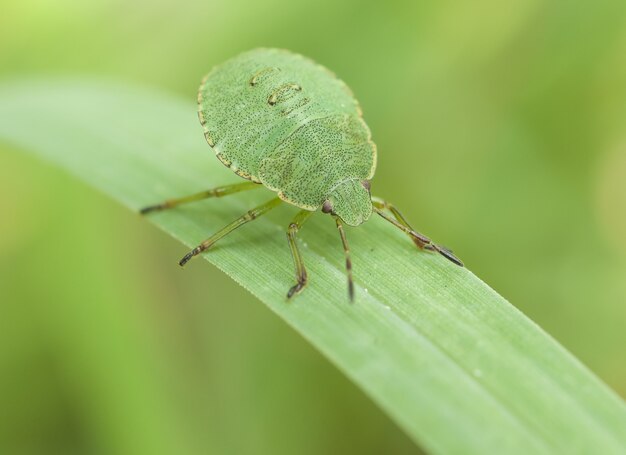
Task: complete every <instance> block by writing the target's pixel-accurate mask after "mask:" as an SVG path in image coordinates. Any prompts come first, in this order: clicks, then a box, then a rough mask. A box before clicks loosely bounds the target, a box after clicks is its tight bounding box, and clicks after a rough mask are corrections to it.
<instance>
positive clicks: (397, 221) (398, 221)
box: [372, 198, 463, 267]
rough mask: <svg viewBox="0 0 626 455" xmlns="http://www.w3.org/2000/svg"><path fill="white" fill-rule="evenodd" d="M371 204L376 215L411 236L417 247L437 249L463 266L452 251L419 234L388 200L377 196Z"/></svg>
mask: <svg viewBox="0 0 626 455" xmlns="http://www.w3.org/2000/svg"><path fill="white" fill-rule="evenodd" d="M372 204H373V206H374V211H375V212H376V213H377V214H378V215H380V216H381V217H382V218H384V219H385V220H387V221H389V222H390V223H391V224H393V225H394V226H396V227H397V228H398V229H400V230H401V231H402V232H404V233H406V234H407V235H409V237H411V239H412V240H413V242H414V243H415V244H416V245H417V246H418V247H419V248H421V249H427V250H432V251H437V252H438V253H439V254H441V255H442V256H444V257H445V258H446V259H448V260H449V261H451V262H454V263H455V264H456V265H459V266H461V267H463V262H462V261H461V260H460V259H459V258H457V257H456V256H455V255H454V254H453V253H452V251H450V250H449V249H447V248H445V247H442V246H439V245H437V244H435V243H433V242H432V241H431V240H430V239H429V238H428V237H426V236H425V235H423V234H420V233H419V232H417V231H415V230H414V229H413V228H412V227H411V225H410V224H409V223H408V222H407V220H406V218H404V216H402V214H401V213H400V211H399V210H398V209H397V208H396V207H395V206H393V205H392V204H390V203H389V202H387V201H384V200H382V199H379V198H372ZM385 209H387V210H389V211H390V212H391V213H392V215H393V218H392V217H390V216H389V215H387V214H386V213H385V212H384V211H383V210H385Z"/></svg>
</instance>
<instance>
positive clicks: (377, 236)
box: [0, 80, 626, 453]
mask: <svg viewBox="0 0 626 455" xmlns="http://www.w3.org/2000/svg"><path fill="white" fill-rule="evenodd" d="M35 126H36V127H35ZM0 139H1V140H6V141H8V142H11V143H14V144H16V145H18V146H20V147H22V148H24V149H27V150H29V151H32V152H34V153H36V154H38V155H39V156H41V157H42V158H44V159H47V160H49V161H51V162H54V163H56V164H57V165H60V166H62V167H64V168H65V169H67V170H68V171H70V172H71V173H73V174H75V175H76V176H78V177H79V178H81V179H83V180H86V181H87V182H88V183H89V184H91V185H93V186H95V187H97V188H98V189H100V190H101V191H103V192H105V193H107V194H109V195H111V196H112V197H114V198H115V199H117V200H119V201H120V202H122V203H123V204H125V205H126V206H128V207H130V208H131V209H132V210H134V211H137V210H138V209H139V208H140V207H142V206H144V205H147V204H150V203H155V202H158V201H160V200H162V199H165V198H168V197H174V196H177V195H180V196H182V195H186V194H189V193H193V192H197V191H201V190H203V189H206V188H208V187H211V186H217V185H221V184H223V183H225V182H228V181H239V179H237V178H236V177H235V176H233V175H232V173H230V172H228V171H227V170H226V169H225V168H224V167H223V166H222V165H221V164H220V163H219V162H218V161H217V160H216V159H214V158H213V157H212V156H211V153H212V152H211V151H210V149H209V148H208V146H206V144H205V143H204V139H203V137H202V134H201V130H200V127H199V125H198V124H197V119H196V117H195V109H194V108H193V105H192V104H191V103H187V102H183V101H180V100H178V99H175V98H171V97H168V96H165V95H162V94H159V93H155V92H151V91H147V90H143V89H138V88H136V87H127V86H124V85H117V84H111V83H108V82H105V81H82V80H58V81H25V82H17V83H7V84H5V85H4V86H3V87H0ZM260 191H261V193H263V194H260V195H242V196H241V197H239V196H230V197H229V198H228V203H227V204H221V203H219V202H217V201H206V202H202V203H197V204H195V205H193V206H188V207H184V208H180V209H176V210H173V211H169V212H164V213H159V214H154V215H153V216H150V217H149V219H150V221H152V222H154V223H155V224H157V225H158V226H159V227H160V228H162V229H164V230H165V231H166V232H168V233H170V234H171V235H173V236H174V237H176V238H177V239H179V240H180V241H182V242H183V243H185V244H186V245H187V246H192V245H195V244H197V243H198V242H199V241H201V240H203V239H204V238H205V237H207V235H208V234H210V233H212V232H214V231H215V230H216V229H218V228H220V227H222V226H223V225H224V224H226V223H227V222H229V221H232V219H234V218H235V217H237V216H238V215H240V214H241V213H243V212H244V211H245V210H247V209H249V208H250V207H251V205H250V204H254V203H260V202H262V201H264V200H266V199H268V198H269V197H271V193H270V192H269V191H266V190H260ZM207 213H210V214H211V216H210V217H208V216H207ZM293 213H295V212H294V211H293V210H291V209H289V208H287V207H282V208H280V209H278V210H277V211H276V213H271V214H270V215H268V216H267V218H265V217H264V218H261V219H259V220H257V221H255V222H254V225H255V228H254V229H247V228H242V229H240V230H238V231H237V232H236V233H234V234H232V236H229V237H227V238H225V239H224V240H223V241H222V243H221V244H219V247H218V248H216V249H215V250H213V251H211V252H210V253H209V254H206V255H204V257H205V258H206V259H207V260H209V261H210V262H212V263H214V264H215V265H217V266H218V267H219V268H220V269H222V270H223V271H225V272H226V273H227V274H228V275H230V276H231V277H232V278H233V279H235V280H236V281H237V282H238V283H239V284H241V285H242V286H244V287H245V288H246V289H248V290H249V291H250V292H251V293H253V294H254V295H256V296H257V297H258V298H259V299H260V300H262V301H263V302H264V303H266V304H267V305H268V306H269V307H270V308H271V309H272V310H273V311H274V312H275V313H276V314H278V315H279V316H281V317H282V318H283V319H284V320H285V321H286V322H287V323H289V324H290V325H291V326H292V327H294V328H295V329H296V330H297V331H298V332H299V333H300V334H302V335H303V336H304V337H305V338H306V339H308V340H309V341H310V342H311V343H312V344H313V345H314V346H316V347H317V348H318V349H319V350H320V351H321V352H322V353H323V354H324V355H326V356H327V357H328V358H329V359H330V360H331V361H332V362H333V363H334V364H335V365H337V367H339V368H340V369H341V370H342V371H344V372H345V373H346V374H347V375H348V376H349V377H350V378H351V379H352V380H353V381H354V382H355V383H357V384H358V385H359V386H360V387H362V388H363V389H364V390H365V391H366V392H367V393H368V394H369V395H370V396H371V397H372V398H373V399H374V400H375V401H376V402H377V403H378V404H379V405H380V406H381V407H383V408H384V409H385V410H386V411H387V412H388V413H389V415H390V416H391V417H392V418H394V419H395V420H396V422H398V424H399V425H400V426H402V427H403V428H404V429H405V431H406V432H407V433H408V434H409V435H411V437H413V438H414V439H415V440H416V441H417V442H418V443H419V444H420V445H422V446H424V447H425V448H427V449H428V450H429V451H431V452H433V453H461V452H462V453H486V452H487V453H492V452H495V451H497V452H499V453H554V452H555V451H558V452H574V453H580V452H591V451H595V452H598V451H599V452H601V453H619V452H620V451H622V450H624V447H626V408H625V406H624V403H623V402H622V401H621V400H620V399H619V398H618V397H617V396H615V394H614V393H613V392H611V391H610V390H609V389H608V388H607V387H606V386H605V385H604V384H602V383H601V382H600V381H599V380H598V379H597V378H595V376H593V375H592V374H591V373H590V372H589V371H588V370H587V369H586V368H585V367H584V366H582V365H581V364H580V363H579V362H578V361H577V360H576V359H575V358H573V356H571V355H570V354H569V353H568V352H567V351H565V350H564V349H563V348H562V347H561V346H559V345H558V344H557V343H556V342H555V341H554V340H552V339H551V338H550V337H549V336H548V335H546V334H545V333H544V332H543V331H541V329H539V328H538V327H537V326H536V325H535V324H534V323H532V321H530V320H528V319H527V318H526V317H525V316H523V315H522V314H521V313H520V312H519V311H517V310H516V309H515V308H514V307H512V306H511V305H510V304H509V303H508V302H507V301H506V300H504V299H503V298H502V297H501V296H499V295H498V294H497V293H495V291H493V290H492V289H490V288H489V287H488V286H487V285H485V284H484V283H483V282H482V281H480V280H479V279H478V278H476V277H475V276H474V275H473V274H472V273H471V272H470V271H468V270H467V269H462V268H458V267H456V266H454V265H453V264H450V263H448V261H446V260H445V259H444V258H442V257H439V256H438V255H436V254H429V253H420V252H418V251H416V249H415V247H414V246H413V245H412V243H411V242H410V241H409V240H408V239H407V238H405V237H404V236H403V235H402V234H401V233H399V232H397V231H396V230H395V229H393V228H392V227H391V226H389V225H386V224H385V223H384V222H383V221H382V220H377V219H374V220H373V221H371V222H368V223H367V224H366V225H364V226H362V227H360V228H358V229H348V230H347V235H348V237H349V240H350V244H351V249H352V259H353V263H354V267H355V270H354V271H355V280H356V285H357V287H356V292H357V297H356V299H357V302H356V304H355V305H349V304H348V303H347V297H346V293H345V275H344V270H343V256H342V252H341V244H340V239H339V236H338V235H337V232H336V228H335V227H334V223H332V222H330V221H329V220H328V217H325V216H322V215H319V216H314V217H312V219H311V221H309V222H308V223H307V225H306V226H305V228H304V229H303V231H302V237H301V238H302V241H301V243H300V245H301V247H302V249H303V254H304V256H305V257H304V259H305V263H306V265H307V267H308V270H309V275H310V278H311V284H310V285H309V286H308V288H307V289H306V290H305V291H304V292H303V293H302V295H300V296H298V297H297V298H296V300H295V301H294V302H293V303H289V304H288V303H286V301H285V298H284V296H285V293H286V292H287V290H288V289H289V287H290V286H291V285H292V284H293V282H292V280H293V276H292V275H293V271H292V264H291V258H290V256H289V250H288V247H287V242H286V240H285V235H284V233H285V230H286V227H287V225H288V222H289V220H290V219H291V216H293ZM244 229H246V231H245V232H244ZM181 256H182V252H181ZM177 259H178V258H172V260H173V261H174V260H177ZM251 264H253V266H251ZM190 265H193V264H190ZM581 429H584V430H585V431H581Z"/></svg>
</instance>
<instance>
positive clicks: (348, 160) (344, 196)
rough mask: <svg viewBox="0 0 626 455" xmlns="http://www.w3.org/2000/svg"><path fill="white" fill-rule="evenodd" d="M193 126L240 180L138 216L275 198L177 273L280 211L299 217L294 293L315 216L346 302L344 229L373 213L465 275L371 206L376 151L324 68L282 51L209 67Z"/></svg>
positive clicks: (381, 205) (387, 209) (290, 232)
mask: <svg viewBox="0 0 626 455" xmlns="http://www.w3.org/2000/svg"><path fill="white" fill-rule="evenodd" d="M198 118H199V119H200V124H201V125H202V128H203V130H204V136H205V138H206V141H207V143H208V144H209V146H210V147H211V148H212V149H213V151H214V152H215V155H216V156H217V158H218V159H219V160H220V161H221V162H222V163H223V164H224V165H225V166H226V167H228V168H230V169H231V170H232V171H233V172H235V174H237V175H238V176H240V177H242V178H244V179H245V180H246V181H245V182H242V183H238V184H234V185H228V186H222V187H218V188H213V189H210V190H207V191H203V192H201V193H197V194H193V195H191V196H187V197H182V198H178V199H169V200H166V201H165V202H162V203H160V204H157V205H152V206H149V207H145V208H143V209H142V210H141V213H142V214H146V213H149V212H153V211H160V210H164V209H169V208H172V207H175V206H178V205H180V204H183V203H188V202H192V201H198V200H201V199H206V198H211V197H216V198H219V197H223V196H227V195H231V194H235V193H238V192H241V191H248V190H252V189H254V188H260V187H262V186H264V187H266V188H268V189H270V190H272V191H274V192H276V193H277V195H276V196H275V197H274V198H272V199H270V200H269V201H267V202H265V203H263V204H261V205H259V206H258V207H255V208H253V209H251V210H249V211H248V212H246V213H245V214H244V215H242V216H241V217H239V218H237V219H236V220H235V221H233V222H232V223H230V224H228V225H227V226H225V227H224V228H222V229H221V230H219V231H218V232H216V233H215V234H213V235H212V236H211V237H209V238H208V239H206V240H205V241H203V242H202V243H200V244H199V245H198V246H197V247H195V248H194V249H193V250H191V251H190V252H189V253H187V254H186V255H185V256H184V257H183V258H182V259H181V260H180V261H179V264H180V265H181V266H184V265H185V264H186V263H187V262H188V261H189V260H190V259H191V258H193V257H194V256H197V255H198V254H200V253H202V252H203V251H205V250H208V249H209V248H211V246H213V245H214V244H215V242H217V241H218V240H220V239H221V238H222V237H224V236H226V235H227V234H229V233H231V232H232V231H234V230H235V229H237V228H238V227H240V226H242V225H244V224H246V223H248V222H250V221H252V220H255V219H256V218H258V217H260V216H262V215H264V214H265V213H267V212H268V211H270V210H271V209H273V208H275V207H276V206H278V205H279V204H280V203H281V202H283V201H284V202H287V203H289V204H292V205H295V206H296V207H299V208H300V211H299V212H298V213H297V214H296V216H295V217H294V219H293V220H292V221H291V223H290V224H289V226H288V228H287V239H288V243H289V248H290V250H291V254H292V257H293V262H294V269H295V276H296V284H295V285H293V286H292V287H291V288H290V289H289V292H288V293H287V297H288V298H291V297H293V296H294V295H296V294H298V293H299V292H300V291H301V290H302V289H303V288H304V287H305V286H306V284H307V272H306V268H305V266H304V262H303V259H302V255H301V253H300V250H299V249H298V244H297V243H296V235H297V233H298V231H299V230H300V228H301V227H302V226H303V224H304V223H305V222H306V220H307V219H308V218H309V217H310V216H311V214H312V213H314V212H315V211H318V210H321V212H323V213H326V214H329V215H331V216H332V217H333V218H334V220H335V224H336V226H337V229H338V231H339V235H340V238H341V243H342V245H343V250H344V254H345V262H346V273H347V279H348V295H349V298H350V300H351V301H352V300H353V299H354V284H353V279H352V263H351V260H350V249H349V246H348V241H347V238H346V234H345V229H344V224H347V225H349V226H359V225H361V224H362V223H364V222H366V221H367V220H368V219H369V218H370V216H371V215H372V213H373V212H375V213H376V214H378V215H380V216H381V217H382V218H384V219H385V220H387V221H388V222H390V223H391V224H393V225H394V226H395V227H397V228H398V229H400V230H401V231H403V232H404V233H405V234H407V235H408V236H409V237H411V239H412V240H413V242H414V243H415V244H416V245H417V247H419V248H420V249H425V250H431V251H436V252H438V253H440V254H441V255H443V256H444V257H446V258H447V259H449V260H450V261H452V262H453V263H455V264H457V265H459V266H463V263H462V262H461V261H460V260H459V259H458V258H457V257H456V256H455V255H454V254H453V253H452V251H450V250H448V249H447V248H445V247H442V246H438V245H436V244H435V243H433V242H432V241H431V240H430V239H429V238H428V237H426V236H424V235H422V234H420V233H418V232H417V231H415V230H414V229H413V228H412V227H411V226H410V225H409V223H408V222H407V221H406V219H405V218H404V217H403V216H402V214H401V213H400V212H399V211H398V209H397V208H396V207H395V206H394V205H393V204H390V203H389V202H386V201H384V200H382V199H379V198H376V197H372V196H371V192H370V181H371V179H372V178H373V177H374V172H375V169H376V155H377V152H376V145H375V144H374V142H373V141H372V137H371V133H370V130H369V128H368V126H367V125H366V123H365V121H364V120H363V115H362V111H361V108H360V106H359V103H358V101H357V100H356V99H355V97H354V96H353V95H352V92H351V91H350V89H349V88H348V86H347V85H346V84H345V83H344V82H343V81H341V80H340V79H339V78H337V77H336V76H335V75H334V74H333V73H331V72H330V71H329V70H327V69H326V68H325V67H323V66H321V65H319V64H317V63H315V62H313V61H312V60H310V59H308V58H306V57H303V56H302V55H299V54H295V53H292V52H290V51H286V50H281V49H255V50H252V51H248V52H245V53H243V54H240V55H238V56H236V57H234V58H232V59H230V60H228V61H226V62H225V63H223V64H221V65H218V66H217V67H215V68H213V70H211V72H209V74H208V75H207V76H206V77H205V78H204V79H203V81H202V84H201V85H200V89H199V90H198Z"/></svg>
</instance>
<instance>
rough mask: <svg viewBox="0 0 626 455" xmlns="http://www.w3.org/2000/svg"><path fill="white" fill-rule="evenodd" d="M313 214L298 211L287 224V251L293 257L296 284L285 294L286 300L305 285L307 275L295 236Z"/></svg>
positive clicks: (306, 211)
mask: <svg viewBox="0 0 626 455" xmlns="http://www.w3.org/2000/svg"><path fill="white" fill-rule="evenodd" d="M312 214H313V212H311V211H309V210H300V211H299V212H298V213H297V215H296V216H295V217H294V219H293V220H292V221H291V223H289V228H288V229H287V240H288V241H289V249H290V250H291V256H292V257H293V266H294V269H295V272H296V281H297V283H296V284H295V285H293V286H292V287H291V289H289V292H288V293H287V298H288V299H290V298H292V297H293V296H294V295H296V294H297V293H298V292H300V291H301V290H302V289H304V287H305V286H306V283H307V275H306V268H305V267H304V261H303V260H302V255H301V254H300V250H299V249H298V244H297V243H296V234H297V233H298V231H299V230H300V228H301V227H302V225H303V224H304V222H305V221H306V220H307V219H308V218H309V217H310V216H311V215H312Z"/></svg>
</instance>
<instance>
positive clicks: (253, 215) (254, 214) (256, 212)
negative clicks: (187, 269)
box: [178, 198, 282, 267]
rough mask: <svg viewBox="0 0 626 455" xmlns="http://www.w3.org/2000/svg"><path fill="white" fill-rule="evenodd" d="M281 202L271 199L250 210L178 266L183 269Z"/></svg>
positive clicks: (190, 253) (201, 245)
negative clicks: (195, 258)
mask: <svg viewBox="0 0 626 455" xmlns="http://www.w3.org/2000/svg"><path fill="white" fill-rule="evenodd" d="M281 202H282V201H281V200H280V199H279V198H274V199H270V200H269V201H267V202H266V203H265V204H262V205H260V206H258V207H255V208H254V209H252V210H248V211H247V212H246V213H245V214H244V215H242V216H240V217H239V218H237V219H236V220H235V221H233V222H232V223H230V224H228V225H226V226H224V227H223V228H222V229H220V230H219V231H217V232H216V233H215V234H213V235H212V236H211V237H209V238H208V239H206V240H205V241H204V242H202V243H201V244H200V245H198V246H197V247H195V248H194V249H193V250H191V251H190V252H189V253H187V254H186V255H185V256H184V257H183V258H182V259H181V260H180V261H179V262H178V264H179V265H180V266H181V267H182V266H183V265H185V264H186V263H187V262H189V260H190V259H191V258H192V257H194V256H197V255H198V254H200V253H202V252H203V251H205V250H208V249H209V248H211V247H212V246H213V244H215V242H217V241H218V240H219V239H221V238H222V237H224V236H226V235H228V234H230V233H231V232H233V231H234V230H235V229H237V228H238V227H239V226H243V225H244V224H246V223H249V222H250V221H252V220H255V219H257V218H258V217H260V216H261V215H263V214H265V213H267V212H269V211H270V210H271V209H273V208H274V207H276V206H277V205H279V204H280V203H281Z"/></svg>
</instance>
